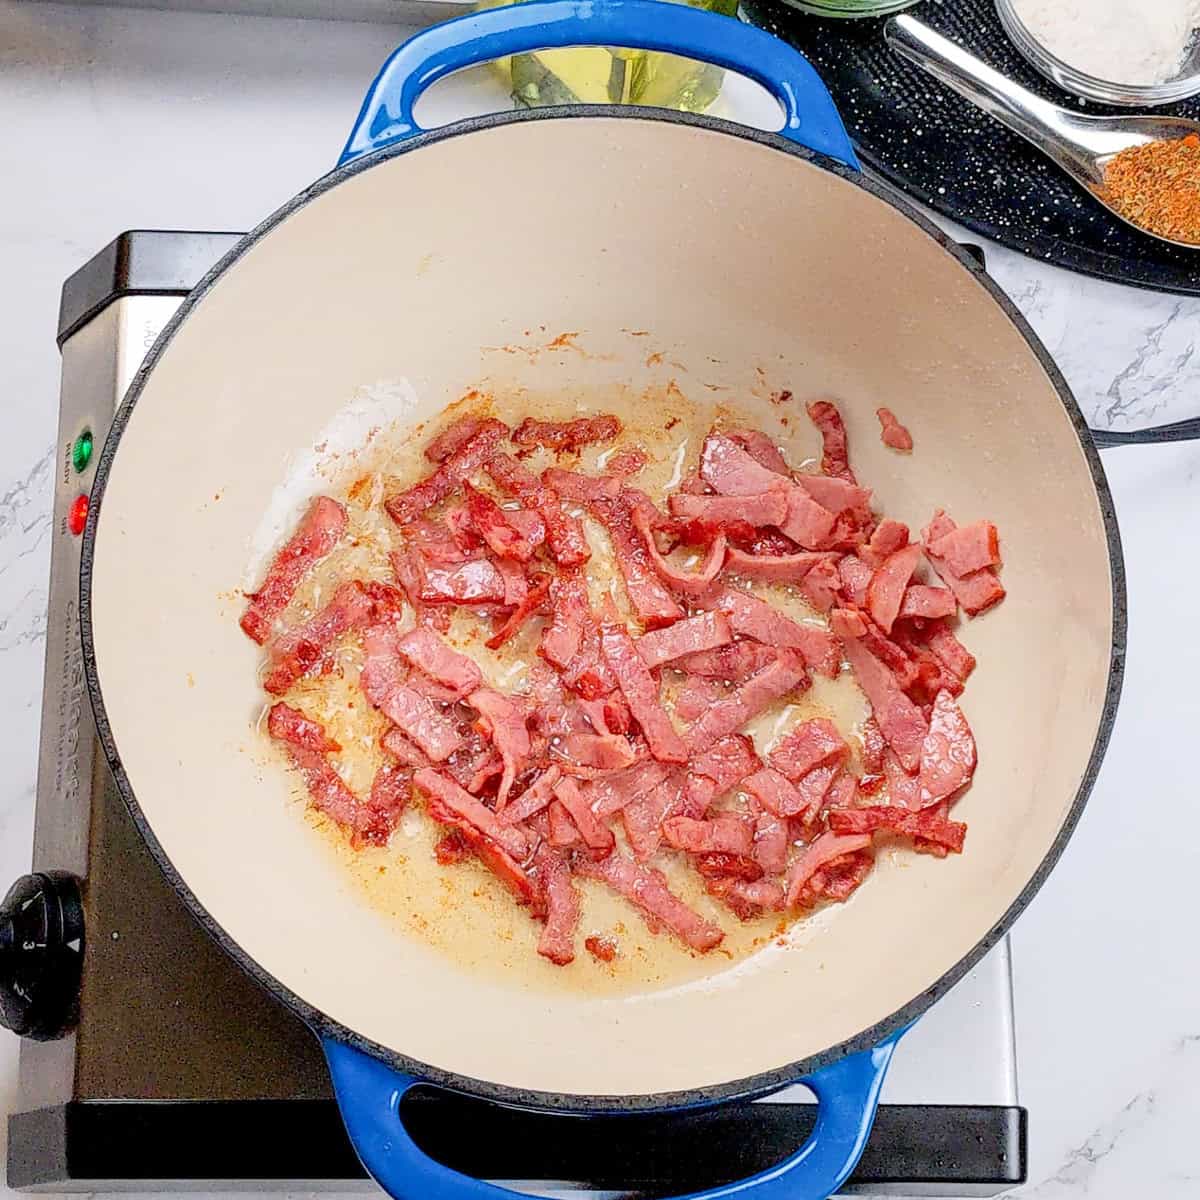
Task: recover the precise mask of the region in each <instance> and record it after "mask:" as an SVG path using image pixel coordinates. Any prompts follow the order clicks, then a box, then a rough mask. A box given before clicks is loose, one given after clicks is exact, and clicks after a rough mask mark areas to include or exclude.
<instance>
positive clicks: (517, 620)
mask: <svg viewBox="0 0 1200 1200" xmlns="http://www.w3.org/2000/svg"><path fill="white" fill-rule="evenodd" d="M551 583H552V576H550V575H542V576H539V578H538V581H537V582H536V583H535V584H534V585H533V587H531V588H530V589H529V591H528V592H527V593H526V595H525V599H524V600H522V601H521V603H520V604H518V605H517V607H516V608H514V609H513V610H512V613H511V614H510V615H509V616H508V618H507V619H506V620H505V622H504V624H503V625H501V626H500V628H499V629H497V630H496V632H495V633H493V634H492V636H491V637H490V638H488V640H487V641H486V642H484V643H483V644H484V645H485V646H486V647H487V648H488V649H489V650H499V649H500V647H501V646H503V645H504V643H505V642H507V641H508V640H509V639H510V638H513V637H515V636H516V635H517V634H518V633H520V631H521V627H522V626H523V625H524V624H525V622H526V621H528V620H529V618H530V617H533V616H537V615H539V614H540V613H541V612H543V611H544V609H545V607H546V602H547V600H548V599H549V598H550V587H551Z"/></svg>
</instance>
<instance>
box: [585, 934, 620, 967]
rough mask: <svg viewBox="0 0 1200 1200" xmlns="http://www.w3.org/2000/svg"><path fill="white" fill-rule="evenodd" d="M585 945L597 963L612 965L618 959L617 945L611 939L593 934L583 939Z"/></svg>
mask: <svg viewBox="0 0 1200 1200" xmlns="http://www.w3.org/2000/svg"><path fill="white" fill-rule="evenodd" d="M583 944H584V946H585V947H586V949H587V952H588V953H589V954H590V955H591V956H592V957H593V958H594V959H596V961H597V962H604V963H610V962H612V960H613V959H614V958H616V957H617V943H616V942H615V941H614V940H613V939H612V938H610V937H603V936H601V935H599V934H592V936H591V937H585V938H584V939H583Z"/></svg>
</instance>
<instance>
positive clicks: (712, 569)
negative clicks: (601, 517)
mask: <svg viewBox="0 0 1200 1200" xmlns="http://www.w3.org/2000/svg"><path fill="white" fill-rule="evenodd" d="M633 527H634V529H636V530H637V531H638V533H640V534H641V535H642V541H643V542H644V543H645V546H646V553H647V554H649V556H650V561H651V562H652V563H653V564H654V567H655V569H656V570H657V571H658V573H659V574H660V575H661V576H662V577H663V579H665V580H666V581H667V583H669V584H670V585H671V587H673V588H674V589H675V590H676V591H677V592H683V593H684V594H685V595H688V596H696V595H699V594H700V593H701V592H703V591H705V590H706V589H707V588H708V585H709V584H710V583H712V581H713V580H714V579H716V577H717V575H718V574H719V573H720V570H721V567H722V565H723V564H724V562H725V534H724V533H718V534H717V536H716V537H715V538H714V539H713V542H712V545H711V546H709V548H708V554H707V555H705V558H704V562H703V563H702V564H701V565H700V567H699V569H698V570H696V571H684V570H682V569H681V568H680V567H677V566H675V564H674V563H672V562H669V561H668V560H667V559H666V558H665V557H664V556H663V554H662V552H661V551H660V550H659V548H658V543H657V542H656V541H655V540H654V530H653V529H652V528H651V527H650V518H649V516H648V515H647V513H646V510H645V508H643V507H641V506H640V505H639V506H638V507H636V508H634V510H633ZM630 598H631V599H632V598H633V593H632V592H631V593H630ZM635 607H636V604H635ZM680 615H682V614H680Z"/></svg>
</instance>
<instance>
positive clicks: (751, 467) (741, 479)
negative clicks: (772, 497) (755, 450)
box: [700, 431, 791, 496]
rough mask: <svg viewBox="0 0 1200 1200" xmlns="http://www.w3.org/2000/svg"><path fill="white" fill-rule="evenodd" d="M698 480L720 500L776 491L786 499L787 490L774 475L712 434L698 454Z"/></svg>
mask: <svg viewBox="0 0 1200 1200" xmlns="http://www.w3.org/2000/svg"><path fill="white" fill-rule="evenodd" d="M700 478H701V479H703V480H704V482H705V483H707V484H708V485H709V487H711V488H712V489H713V490H714V491H715V492H718V493H719V494H720V495H722V496H760V495H762V493H763V492H771V491H774V490H777V489H780V488H782V489H783V490H784V494H785V495H786V494H787V493H788V492H789V491H790V490H791V489H790V486H789V485H788V484H787V483H786V482H785V481H783V480H781V478H780V476H779V474H778V472H776V471H773V470H771V469H770V468H769V467H764V466H763V465H762V463H760V462H758V461H757V460H756V459H754V458H753V457H751V455H750V454H749V453H747V451H746V450H745V449H743V448H742V447H741V446H739V445H738V444H737V443H736V442H735V441H733V440H732V439H731V438H728V437H726V436H725V435H724V434H723V433H717V432H715V431H714V432H713V433H710V434H709V435H708V437H706V438H705V439H704V446H703V447H702V448H701V451H700Z"/></svg>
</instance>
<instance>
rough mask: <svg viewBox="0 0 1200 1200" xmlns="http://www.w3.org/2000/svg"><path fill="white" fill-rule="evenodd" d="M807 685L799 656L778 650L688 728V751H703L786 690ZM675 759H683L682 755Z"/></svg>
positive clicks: (760, 710) (789, 690)
mask: <svg viewBox="0 0 1200 1200" xmlns="http://www.w3.org/2000/svg"><path fill="white" fill-rule="evenodd" d="M807 686H808V674H807V672H806V671H805V670H804V664H803V662H802V661H801V658H800V655H798V654H796V653H794V652H793V651H789V650H781V651H780V652H779V657H778V658H777V659H776V660H775V662H773V663H772V664H771V665H770V666H768V667H764V668H763V669H762V670H761V671H759V673H758V674H757V675H752V676H751V677H750V678H749V679H747V680H746V682H745V683H743V684H741V685H740V686H739V687H738V688H737V689H736V690H735V691H734V692H733V693H731V694H730V695H729V696H728V697H727V698H726V699H724V700H721V701H718V702H717V703H716V704H714V705H713V706H712V708H710V709H709V710H708V711H707V712H706V713H705V714H704V715H703V716H702V717H701V718H700V719H699V720H698V721H697V722H695V724H693V725H692V726H691V727H690V728H689V729H688V731H687V735H686V740H687V750H689V751H690V752H691V753H692V754H702V753H703V752H704V751H705V750H707V749H708V748H709V747H710V746H712V744H713V743H714V742H716V741H717V740H718V739H719V738H723V737H725V735H726V734H730V733H736V732H737V731H738V730H739V729H741V727H742V726H743V725H745V724H746V722H747V721H750V720H753V719H754V718H755V717H756V716H758V714H759V713H761V712H762V711H763V710H764V709H766V708H768V707H769V706H770V705H772V704H774V703H775V701H776V700H779V699H780V698H781V697H783V696H786V695H787V694H788V692H791V691H795V690H796V689H798V688H801V687H807ZM676 761H679V762H684V761H686V753H685V756H684V758H682V759H678V760H676Z"/></svg>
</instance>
